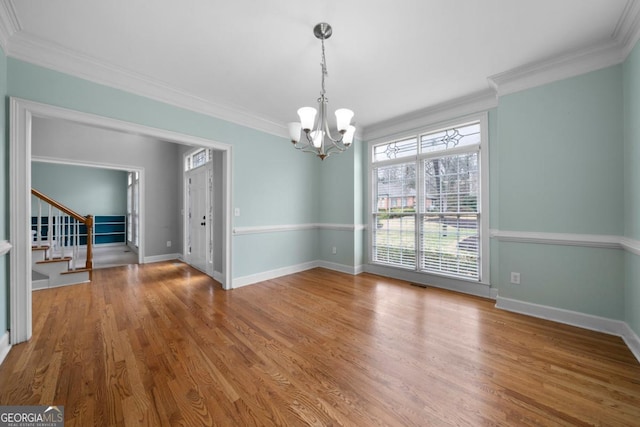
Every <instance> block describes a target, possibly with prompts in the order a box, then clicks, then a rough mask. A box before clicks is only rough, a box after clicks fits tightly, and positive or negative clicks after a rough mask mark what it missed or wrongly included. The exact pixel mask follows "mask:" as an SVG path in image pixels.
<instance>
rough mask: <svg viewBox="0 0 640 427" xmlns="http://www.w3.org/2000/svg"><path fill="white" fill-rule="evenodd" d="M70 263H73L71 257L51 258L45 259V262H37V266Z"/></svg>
mask: <svg viewBox="0 0 640 427" xmlns="http://www.w3.org/2000/svg"><path fill="white" fill-rule="evenodd" d="M65 261H66V262H69V261H71V257H64V258H50V259H45V260H43V261H36V264H48V263H51V262H65Z"/></svg>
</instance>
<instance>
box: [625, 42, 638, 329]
mask: <svg viewBox="0 0 640 427" xmlns="http://www.w3.org/2000/svg"><path fill="white" fill-rule="evenodd" d="M623 76H624V79H623V88H624V135H625V138H624V182H625V186H624V200H625V205H624V212H625V221H624V235H625V237H628V238H631V239H635V240H640V167H638V165H640V44H636V47H635V49H634V50H633V51H632V52H631V54H630V55H629V57H628V58H627V60H626V61H625V63H624V67H623ZM625 266H626V269H625V293H624V301H625V320H626V322H627V324H628V325H629V326H630V327H631V329H633V330H634V332H635V333H636V334H637V335H639V336H640V256H638V255H636V254H633V253H628V254H627V255H626V264H625Z"/></svg>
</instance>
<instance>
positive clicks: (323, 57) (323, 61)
mask: <svg viewBox="0 0 640 427" xmlns="http://www.w3.org/2000/svg"><path fill="white" fill-rule="evenodd" d="M320 41H321V42H322V64H320V66H321V67H322V96H323V97H324V94H325V93H326V90H325V88H324V78H325V76H326V75H327V58H326V57H325V55H324V39H321V40H320Z"/></svg>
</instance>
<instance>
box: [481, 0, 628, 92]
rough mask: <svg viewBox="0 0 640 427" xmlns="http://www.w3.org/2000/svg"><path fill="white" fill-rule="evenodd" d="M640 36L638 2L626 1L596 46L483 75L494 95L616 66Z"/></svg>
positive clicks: (518, 90)
mask: <svg viewBox="0 0 640 427" xmlns="http://www.w3.org/2000/svg"><path fill="white" fill-rule="evenodd" d="M638 39H640V2H639V1H637V0H627V3H626V5H625V8H624V10H623V11H622V14H621V15H620V19H619V20H618V23H617V24H616V27H615V29H614V31H613V33H612V34H611V38H610V39H609V40H607V41H605V42H602V43H600V44H598V45H596V46H591V47H588V48H585V49H581V50H578V51H574V52H569V53H565V54H561V55H557V56H554V57H551V58H547V59H545V60H542V61H536V62H532V63H530V64H526V65H523V66H521V67H517V68H514V69H511V70H508V71H505V72H503V73H498V74H494V75H492V76H489V77H488V78H487V81H488V83H489V86H490V87H491V88H493V90H495V91H496V94H497V95H498V97H500V96H503V95H508V94H511V93H515V92H520V91H522V90H526V89H531V88H533V87H536V86H542V85H545V84H549V83H553V82H556V81H559V80H562V79H566V78H569V77H575V76H578V75H580V74H585V73H588V72H591V71H596V70H600V69H602V68H606V67H610V66H612V65H617V64H620V63H621V62H623V61H624V60H625V59H627V56H629V54H630V53H631V50H632V49H633V48H634V46H635V44H636V43H637V41H638Z"/></svg>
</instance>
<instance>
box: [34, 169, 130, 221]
mask: <svg viewBox="0 0 640 427" xmlns="http://www.w3.org/2000/svg"><path fill="white" fill-rule="evenodd" d="M31 187H32V188H35V189H36V190H38V191H40V192H42V193H44V194H46V195H47V196H49V197H51V198H52V199H54V200H56V201H58V202H60V203H62V204H64V205H65V206H67V207H68V208H70V209H73V210H74V211H76V212H78V213H79V214H80V215H94V216H95V215H126V213H127V172H126V171H121V170H114V169H102V168H94V167H85V166H75V165H64V164H57V163H42V162H31ZM33 199H35V197H33V198H32V200H33ZM36 214H37V207H36V205H35V203H33V202H32V207H31V215H32V216H33V215H36Z"/></svg>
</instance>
